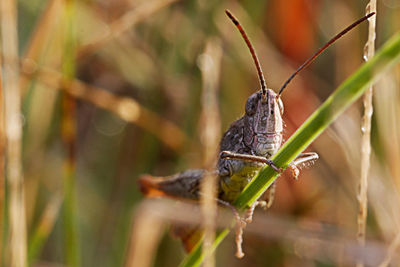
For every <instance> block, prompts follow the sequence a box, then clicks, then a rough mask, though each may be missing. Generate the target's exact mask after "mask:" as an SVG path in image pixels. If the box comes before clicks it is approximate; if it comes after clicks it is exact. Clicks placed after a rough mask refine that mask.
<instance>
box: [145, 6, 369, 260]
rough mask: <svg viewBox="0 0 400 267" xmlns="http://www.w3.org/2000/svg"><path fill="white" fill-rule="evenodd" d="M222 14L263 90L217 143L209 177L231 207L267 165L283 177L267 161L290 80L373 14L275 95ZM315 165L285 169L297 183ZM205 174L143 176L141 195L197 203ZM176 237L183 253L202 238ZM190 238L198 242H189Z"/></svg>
mask: <svg viewBox="0 0 400 267" xmlns="http://www.w3.org/2000/svg"><path fill="white" fill-rule="evenodd" d="M226 13H227V15H228V17H229V18H230V19H231V20H232V22H233V23H234V24H235V26H236V27H237V28H238V29H239V31H240V33H241V34H242V37H243V38H244V40H245V42H246V44H247V46H248V48H249V49H250V52H251V55H252V57H253V60H254V62H255V65H256V68H257V72H258V76H259V80H260V84H261V89H260V90H259V91H258V92H256V93H253V94H252V95H251V96H250V97H249V98H248V99H247V102H246V105H245V113H244V115H243V116H242V117H241V118H240V119H238V120H236V121H235V122H233V123H232V124H231V126H230V127H229V129H228V130H227V131H226V132H225V134H224V135H223V137H222V139H221V142H220V150H219V151H220V156H219V159H218V163H217V166H216V171H213V174H215V175H216V176H217V177H218V199H217V201H218V202H219V203H222V204H224V205H229V206H230V207H232V206H231V205H230V204H229V203H232V202H233V201H234V200H235V199H236V198H237V196H238V195H239V194H240V192H242V190H243V189H244V187H245V186H246V185H247V184H248V183H249V182H250V181H251V180H252V179H253V178H254V177H255V175H256V174H257V172H258V171H259V170H260V169H261V168H262V167H263V166H264V165H265V164H268V165H269V166H271V167H272V168H273V169H274V170H275V171H277V172H281V171H282V169H281V168H279V167H277V166H276V165H275V164H274V163H273V162H272V161H271V160H269V158H270V157H271V156H272V155H274V154H275V153H276V152H277V151H278V149H279V148H280V147H281V145H282V131H283V123H282V114H283V103H282V101H281V99H280V95H281V93H282V91H283V90H284V89H285V88H286V86H287V85H288V83H289V82H290V81H291V80H292V79H293V77H294V76H296V75H297V73H299V72H300V71H301V70H302V69H304V68H305V67H307V66H308V65H309V64H310V63H311V62H312V61H313V60H314V59H315V58H316V57H317V56H318V55H319V54H321V53H322V51H324V50H325V49H326V48H327V47H328V46H330V45H331V44H332V43H333V42H335V41H336V40H337V39H339V38H340V37H341V36H342V35H344V34H345V33H347V32H348V31H349V30H351V29H352V28H354V27H355V26H357V25H358V24H359V23H361V22H362V21H365V20H366V19H368V18H369V17H371V16H373V15H374V14H375V13H370V14H368V15H366V16H365V17H363V18H361V19H359V20H357V21H356V22H354V23H353V24H351V25H350V26H348V27H347V28H345V29H344V30H343V31H342V32H340V33H339V34H337V35H336V36H335V37H333V38H332V39H331V40H330V41H329V42H327V43H326V44H325V45H324V46H323V47H322V48H320V49H319V50H318V51H317V52H316V53H315V54H314V55H312V56H311V57H310V58H309V59H307V60H306V61H305V62H304V63H303V64H302V65H301V66H300V67H299V68H298V69H297V70H296V71H295V72H294V73H293V74H292V75H291V76H290V77H289V79H288V80H287V81H286V82H285V83H284V84H283V86H282V87H281V88H280V90H279V91H278V93H275V92H274V91H273V90H271V89H267V87H266V84H265V79H264V75H263V73H262V70H261V66H260V63H259V61H258V58H257V56H256V53H255V51H254V48H253V46H252V45H251V43H250V41H249V39H248V37H247V35H246V33H245V32H244V30H243V28H242V26H241V25H240V23H239V22H238V21H237V19H236V18H235V17H234V16H233V15H232V14H231V13H230V12H229V11H226ZM316 159H318V154H316V153H313V152H310V153H302V154H300V156H299V157H298V158H296V159H295V160H294V161H293V162H292V163H291V164H290V165H289V167H290V168H291V169H292V171H293V174H294V176H295V177H296V178H297V176H298V173H299V171H298V169H297V166H298V165H301V164H304V163H308V162H313V161H315V160H316ZM206 172H207V171H206V170H201V169H193V170H187V171H184V172H182V173H178V174H176V175H173V176H168V177H153V176H150V175H143V176H142V177H141V178H140V179H139V186H140V189H141V191H142V192H143V193H144V194H145V195H146V196H149V197H162V196H168V197H173V198H180V199H186V200H194V201H197V200H199V199H200V184H201V181H202V180H203V178H204V177H205V175H206ZM272 192H273V190H272ZM257 203H258V204H259V203H260V202H256V203H255V204H253V205H252V206H251V207H250V209H249V211H250V212H249V214H252V211H253V209H254V207H255V205H257ZM269 205H270V203H268V204H267V206H269ZM233 209H234V208H233ZM236 213H237V212H236ZM247 219H248V220H247ZM246 221H247V222H249V221H251V217H249V218H246ZM240 230H241V229H240ZM179 233H180V237H181V238H182V240H183V241H184V242H185V246H186V248H187V250H190V249H191V248H193V246H194V244H195V242H196V241H197V240H198V237H200V236H201V235H199V231H197V230H193V229H191V230H182V229H179ZM239 234H241V231H239ZM193 236H195V237H196V238H192V237H193ZM238 240H239V241H238ZM237 245H238V251H237V256H238V257H242V256H243V255H244V254H243V253H242V251H241V247H240V245H241V237H240V238H237Z"/></svg>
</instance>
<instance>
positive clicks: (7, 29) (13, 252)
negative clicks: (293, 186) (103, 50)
mask: <svg viewBox="0 0 400 267" xmlns="http://www.w3.org/2000/svg"><path fill="white" fill-rule="evenodd" d="M0 5H1V6H0V10H1V11H0V12H1V14H0V17H1V34H2V36H1V37H2V38H1V39H2V48H3V65H2V71H3V74H4V76H3V89H4V102H3V103H2V108H3V106H4V108H5V109H4V112H5V134H6V143H7V148H6V151H7V152H6V158H7V165H6V176H7V181H8V187H9V209H8V210H9V238H10V242H9V244H10V248H9V253H10V263H9V266H12V267H25V266H26V214H25V194H24V182H23V174H22V160H21V137H22V123H21V95H20V88H19V86H18V80H19V66H18V34H17V9H16V8H17V6H16V5H17V3H16V1H12V0H9V1H1V4H0Z"/></svg>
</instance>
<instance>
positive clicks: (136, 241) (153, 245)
mask: <svg viewBox="0 0 400 267" xmlns="http://www.w3.org/2000/svg"><path fill="white" fill-rule="evenodd" d="M164 226H165V220H164V219H162V218H161V217H160V216H157V215H155V214H154V213H151V212H150V213H149V212H148V210H147V209H139V210H138V212H137V215H136V217H135V220H134V224H133V225H132V230H131V238H130V239H131V241H130V244H129V248H128V255H127V260H126V263H125V266H126V267H134V266H142V267H148V266H152V260H153V255H154V254H155V251H156V249H157V244H158V243H159V240H160V239H161V236H162V233H163V232H164Z"/></svg>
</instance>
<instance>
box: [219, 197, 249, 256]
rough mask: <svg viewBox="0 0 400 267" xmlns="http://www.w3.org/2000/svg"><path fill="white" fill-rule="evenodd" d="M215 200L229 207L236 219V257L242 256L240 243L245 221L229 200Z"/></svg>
mask: <svg viewBox="0 0 400 267" xmlns="http://www.w3.org/2000/svg"><path fill="white" fill-rule="evenodd" d="M217 202H218V203H220V204H222V205H224V206H226V207H228V208H230V209H231V210H232V211H233V215H234V216H235V220H236V229H235V242H236V257H238V258H239V259H240V258H243V257H244V253H243V249H242V243H243V229H244V228H245V227H246V221H244V220H243V219H242V218H241V217H240V215H239V212H238V211H237V209H236V208H235V207H234V206H233V205H231V204H230V203H229V202H226V201H223V200H221V199H217Z"/></svg>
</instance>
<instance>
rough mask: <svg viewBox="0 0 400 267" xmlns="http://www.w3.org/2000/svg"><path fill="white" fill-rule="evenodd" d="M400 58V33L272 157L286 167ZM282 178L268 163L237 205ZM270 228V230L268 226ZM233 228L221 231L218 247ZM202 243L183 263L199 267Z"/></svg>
mask: <svg viewBox="0 0 400 267" xmlns="http://www.w3.org/2000/svg"><path fill="white" fill-rule="evenodd" d="M399 60H400V33H397V34H395V35H394V36H393V37H392V38H391V39H390V40H388V41H387V42H386V43H385V45H384V46H383V47H382V48H381V49H380V50H379V51H378V53H377V54H376V56H375V57H373V58H372V59H371V60H369V61H368V62H367V63H365V64H364V65H363V66H361V67H360V68H359V69H358V70H357V71H356V72H355V73H354V74H353V75H351V76H350V77H349V78H348V79H347V80H346V81H345V82H343V83H342V84H341V85H340V86H339V88H338V89H337V90H336V91H335V92H334V93H333V94H332V95H331V96H330V97H329V98H328V99H327V100H326V101H325V102H324V103H323V104H322V105H321V106H320V107H319V108H318V109H317V110H316V111H315V112H314V113H313V114H312V115H311V116H310V117H309V118H308V119H307V120H306V121H305V122H304V123H303V125H302V126H300V128H299V129H298V130H297V131H296V132H295V133H294V134H293V135H292V136H291V137H290V138H289V140H288V141H287V142H286V143H285V144H284V145H283V146H282V147H281V149H280V150H279V151H278V152H277V153H276V154H275V155H274V156H273V157H272V158H271V159H272V160H273V161H274V162H275V164H276V165H277V166H280V167H282V168H286V167H287V166H288V164H289V163H290V162H291V161H292V160H293V159H295V158H296V157H297V156H298V155H299V154H300V153H301V152H302V151H303V150H304V149H305V148H306V147H307V146H308V145H309V144H311V142H313V141H314V140H315V139H316V138H317V137H318V136H319V135H320V134H321V133H322V131H323V130H325V129H326V128H327V127H328V126H329V125H330V124H331V123H332V122H333V121H334V120H335V119H336V118H337V117H338V116H339V115H340V114H341V113H343V112H344V110H345V109H346V108H347V107H348V106H349V105H350V104H352V103H354V101H356V100H357V99H358V98H359V97H360V96H361V95H362V94H363V93H364V92H365V90H366V89H367V88H368V87H369V86H371V84H373V83H374V82H376V80H377V79H378V78H379V77H380V75H381V74H383V73H384V72H386V71H387V70H388V69H390V68H391V67H393V66H394V65H395V64H396V63H397V62H398V61H399ZM277 177H278V173H276V172H275V171H274V170H273V169H272V168H271V167H269V166H266V167H264V168H263V169H261V171H260V172H259V173H258V175H257V176H256V177H255V178H254V179H253V180H252V182H251V183H250V184H249V185H248V186H247V187H246V188H245V189H244V190H243V192H242V193H241V194H240V195H239V197H238V198H237V199H236V201H235V203H234V205H235V206H236V207H237V208H238V209H241V210H243V209H245V208H246V207H249V206H250V205H251V203H253V202H254V201H255V200H257V199H258V198H259V197H260V196H261V195H262V194H263V193H264V192H265V190H266V189H267V188H268V187H269V186H270V185H271V184H272V183H273V182H274V181H275V179H276V178H277ZM266 230H267V229H266ZM228 232H229V230H227V229H225V230H224V231H223V232H222V233H221V234H219V235H218V236H217V238H216V241H215V243H214V246H215V248H216V247H217V246H218V244H219V242H221V240H222V239H224V238H225V237H226V235H227V233H228ZM203 257H204V256H203V255H202V253H201V244H200V243H199V244H198V246H197V247H196V249H194V250H193V251H192V252H191V253H190V254H189V255H188V256H187V257H186V258H185V259H184V261H183V262H182V264H181V266H199V265H200V264H201V262H202V260H203Z"/></svg>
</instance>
